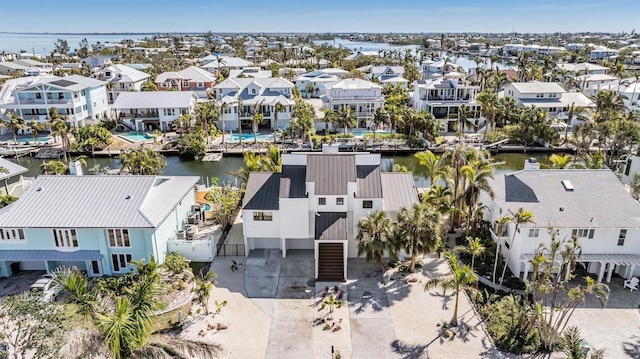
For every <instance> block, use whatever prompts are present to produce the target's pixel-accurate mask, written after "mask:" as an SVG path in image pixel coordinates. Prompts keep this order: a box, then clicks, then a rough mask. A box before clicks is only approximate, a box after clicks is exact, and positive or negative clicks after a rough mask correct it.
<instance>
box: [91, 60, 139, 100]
mask: <svg viewBox="0 0 640 359" xmlns="http://www.w3.org/2000/svg"><path fill="white" fill-rule="evenodd" d="M95 76H96V78H97V79H98V80H101V81H107V82H109V83H110V85H108V86H107V89H108V91H109V94H108V95H109V103H113V101H115V99H116V98H117V97H118V94H120V93H122V92H126V91H140V90H142V83H143V82H145V81H146V80H147V79H148V78H150V77H151V75H149V74H148V73H146V72H142V71H139V70H136V69H134V68H132V67H129V66H127V65H122V64H116V65H111V66H109V67H106V68H104V69H102V70H101V71H100V72H98V73H97V74H96V75H95Z"/></svg>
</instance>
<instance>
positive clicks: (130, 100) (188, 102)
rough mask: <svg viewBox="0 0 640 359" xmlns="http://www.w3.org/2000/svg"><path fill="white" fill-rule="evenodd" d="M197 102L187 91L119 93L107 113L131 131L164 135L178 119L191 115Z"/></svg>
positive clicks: (193, 94)
mask: <svg viewBox="0 0 640 359" xmlns="http://www.w3.org/2000/svg"><path fill="white" fill-rule="evenodd" d="M197 99H198V97H197V96H196V94H195V93H193V92H191V91H149V92H122V93H121V94H120V95H119V96H118V98H117V99H116V101H115V102H114V103H113V105H111V110H112V112H113V116H114V117H115V118H117V119H118V121H120V122H122V123H123V124H125V125H126V126H127V127H129V128H130V129H132V130H135V131H153V130H156V129H157V130H160V131H163V132H166V131H171V130H172V129H173V122H174V121H175V120H176V119H177V118H178V117H180V115H193V114H194V113H195V108H196V102H197Z"/></svg>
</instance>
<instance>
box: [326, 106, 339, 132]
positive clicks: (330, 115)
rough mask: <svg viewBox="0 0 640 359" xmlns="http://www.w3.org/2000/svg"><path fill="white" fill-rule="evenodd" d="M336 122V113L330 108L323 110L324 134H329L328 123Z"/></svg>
mask: <svg viewBox="0 0 640 359" xmlns="http://www.w3.org/2000/svg"><path fill="white" fill-rule="evenodd" d="M337 123H338V113H337V112H336V111H334V110H332V109H330V108H328V109H325V110H324V135H325V136H327V135H328V134H329V124H337Z"/></svg>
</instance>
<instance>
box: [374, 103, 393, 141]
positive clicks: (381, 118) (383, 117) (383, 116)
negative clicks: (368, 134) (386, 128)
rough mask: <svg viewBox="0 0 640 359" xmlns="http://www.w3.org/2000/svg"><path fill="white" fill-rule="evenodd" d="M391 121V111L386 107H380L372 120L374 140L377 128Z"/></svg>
mask: <svg viewBox="0 0 640 359" xmlns="http://www.w3.org/2000/svg"><path fill="white" fill-rule="evenodd" d="M389 122H390V117H389V113H388V112H387V110H385V108H384V107H378V108H377V109H376V112H375V113H374V114H373V120H372V121H371V123H372V125H373V126H372V127H373V140H374V141H375V140H376V130H377V129H378V128H379V127H380V126H382V125H384V124H385V123H389Z"/></svg>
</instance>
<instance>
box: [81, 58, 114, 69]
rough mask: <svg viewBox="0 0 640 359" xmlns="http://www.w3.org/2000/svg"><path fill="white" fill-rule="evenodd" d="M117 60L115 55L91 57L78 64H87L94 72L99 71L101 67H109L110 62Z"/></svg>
mask: <svg viewBox="0 0 640 359" xmlns="http://www.w3.org/2000/svg"><path fill="white" fill-rule="evenodd" d="M114 58H117V56H116V55H92V56H88V57H85V58H83V59H81V60H80V63H83V64H87V66H89V67H90V68H91V69H93V70H94V71H95V72H97V71H100V69H102V68H103V67H106V66H109V65H111V64H112V63H113V62H112V60H113V59H114Z"/></svg>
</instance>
